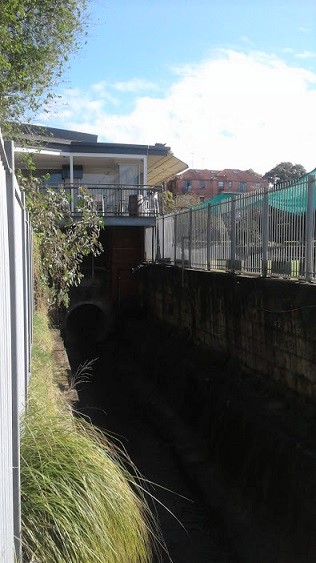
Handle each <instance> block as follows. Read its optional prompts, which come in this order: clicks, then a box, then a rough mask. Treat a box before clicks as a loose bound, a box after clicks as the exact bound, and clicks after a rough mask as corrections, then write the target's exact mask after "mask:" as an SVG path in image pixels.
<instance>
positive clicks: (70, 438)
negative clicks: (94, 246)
mask: <svg viewBox="0 0 316 563" xmlns="http://www.w3.org/2000/svg"><path fill="white" fill-rule="evenodd" d="M34 326H35V331H34V346H33V360H32V375H31V379H30V386H29V398H28V407H27V411H26V414H25V415H24V419H23V422H22V436H21V490H22V542H23V551H24V560H25V561H28V562H32V563H35V562H36V563H55V562H56V563H59V562H60V563H61V562H62V563H65V562H67V563H68V562H71V563H94V562H100V563H143V562H144V563H147V562H149V561H151V560H152V554H153V552H152V549H153V548H152V545H153V544H154V543H155V542H154V541H152V540H153V538H155V537H157V531H156V528H155V525H154V522H153V519H152V517H151V515H150V511H149V509H148V505H147V503H146V500H145V498H144V495H143V493H142V492H141V491H142V485H141V484H139V483H138V482H137V479H136V478H135V477H132V476H131V475H130V474H129V473H128V471H127V470H126V469H125V467H124V465H123V461H122V459H123V458H122V455H124V454H121V453H120V452H119V451H118V450H117V448H116V446H114V445H113V444H111V443H110V442H109V441H108V440H107V439H106V438H105V437H104V435H103V434H102V433H101V432H100V431H99V430H97V429H96V428H95V427H93V426H92V425H91V424H89V423H88V422H86V421H84V420H83V419H79V418H77V417H73V415H72V413H71V410H70V408H69V405H68V404H67V403H66V401H65V400H64V399H63V397H62V395H61V393H60V392H59V391H58V389H57V387H56V386H55V385H54V383H53V372H54V365H53V362H52V354H51V352H52V339H51V336H50V331H49V328H48V326H47V318H46V316H45V314H44V313H36V316H35V325H34Z"/></svg>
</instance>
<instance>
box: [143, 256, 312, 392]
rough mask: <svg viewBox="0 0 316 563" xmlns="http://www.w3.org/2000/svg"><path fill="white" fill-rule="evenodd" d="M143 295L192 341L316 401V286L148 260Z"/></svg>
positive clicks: (156, 311) (167, 320) (160, 315)
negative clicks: (157, 263)
mask: <svg viewBox="0 0 316 563" xmlns="http://www.w3.org/2000/svg"><path fill="white" fill-rule="evenodd" d="M142 279H143V295H144V298H145V300H146V304H147V306H148V307H149V309H150V311H151V312H152V313H153V314H154V315H155V316H156V317H158V318H159V319H160V320H162V321H163V322H166V323H168V324H171V325H174V326H176V327H178V328H179V329H180V330H184V331H186V332H187V333H189V335H190V337H191V338H192V340H193V342H194V343H196V344H198V345H203V346H205V347H206V348H209V349H211V350H212V351H213V352H214V353H218V354H220V355H221V356H222V357H225V356H226V357H228V358H229V359H230V360H232V361H234V362H236V365H238V367H240V368H241V369H243V370H245V371H249V372H255V373H257V374H259V375H261V376H263V377H264V378H271V379H273V380H276V381H278V382H280V383H281V384H284V385H285V386H286V387H289V388H290V389H291V390H293V391H295V392H296V393H298V394H299V395H302V396H306V397H308V398H311V399H316V372H315V364H316V322H315V319H316V287H315V286H314V285H312V284H305V283H298V282H293V281H289V280H280V279H271V278H270V279H263V278H257V277H245V276H234V275H229V274H227V273H220V272H218V273H216V272H205V271H196V270H182V269H181V268H178V267H172V266H171V267H169V266H164V265H150V266H147V267H146V268H144V269H143V272H142Z"/></svg>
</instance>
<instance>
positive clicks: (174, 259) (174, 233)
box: [173, 213, 178, 264]
mask: <svg viewBox="0 0 316 563" xmlns="http://www.w3.org/2000/svg"><path fill="white" fill-rule="evenodd" d="M177 216H178V215H177V213H176V214H175V216H174V225H173V245H174V248H173V251H174V252H173V263H174V264H175V263H176V260H177Z"/></svg>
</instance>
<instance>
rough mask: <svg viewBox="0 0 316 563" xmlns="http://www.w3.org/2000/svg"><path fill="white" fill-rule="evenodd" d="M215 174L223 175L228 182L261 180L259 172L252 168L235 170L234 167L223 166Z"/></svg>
mask: <svg viewBox="0 0 316 563" xmlns="http://www.w3.org/2000/svg"><path fill="white" fill-rule="evenodd" d="M217 176H218V177H219V176H221V177H222V176H224V177H225V179H226V180H228V181H229V182H258V180H261V178H262V177H261V176H260V174H257V173H256V172H253V171H252V170H236V169H234V168H224V170H221V171H219V172H217Z"/></svg>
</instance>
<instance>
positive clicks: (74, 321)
mask: <svg viewBox="0 0 316 563" xmlns="http://www.w3.org/2000/svg"><path fill="white" fill-rule="evenodd" d="M109 320H110V319H109V312H108V311H106V310H104V309H103V308H102V307H100V306H99V305H96V304H95V303H79V304H78V305H77V306H76V307H74V308H73V309H72V310H71V311H69V313H68V315H67V317H66V322H65V332H66V339H67V340H68V341H71V342H74V341H88V342H91V343H92V342H100V341H101V340H104V338H105V337H106V335H107V332H108V327H109Z"/></svg>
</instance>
